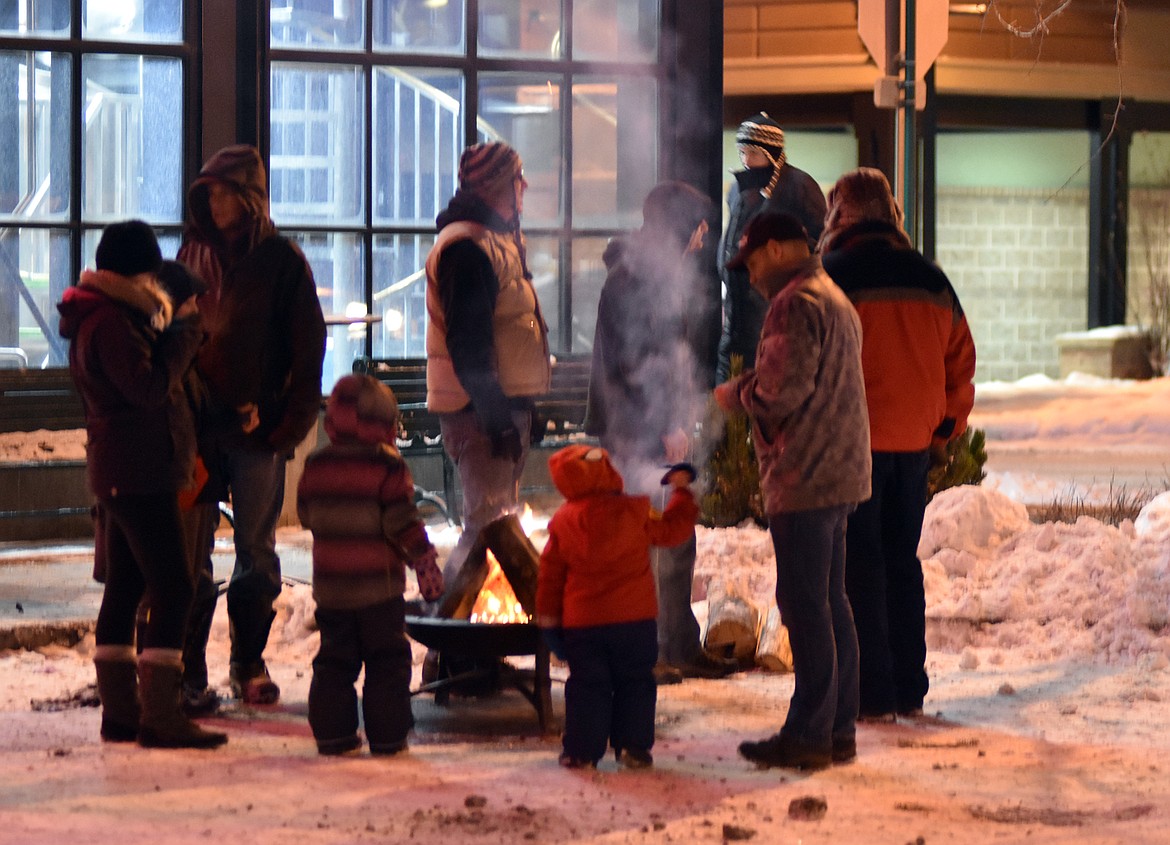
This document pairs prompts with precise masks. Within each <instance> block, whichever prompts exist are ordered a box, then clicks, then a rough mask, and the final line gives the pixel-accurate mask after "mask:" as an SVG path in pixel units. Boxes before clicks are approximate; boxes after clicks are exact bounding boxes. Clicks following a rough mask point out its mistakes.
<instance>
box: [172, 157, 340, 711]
mask: <svg viewBox="0 0 1170 845" xmlns="http://www.w3.org/2000/svg"><path fill="white" fill-rule="evenodd" d="M188 205H189V207H190V219H189V221H188V225H187V231H186V233H185V239H184V243H183V246H182V248H180V250H179V256H178V258H179V260H180V261H182V262H183V263H184V264H186V265H187V266H188V267H190V268H191V270H192V271H193V272H195V273H196V274H197V275H198V276H199V277H200V278H201V279H203V281H204V282H205V283H206V284H207V287H208V290H207V293H206V294H204V295H203V296H202V297H200V301H199V310H200V312H201V313H202V314H203V316H204V323H205V325H206V326H207V331H208V337H207V341H206V342H205V343H204V344H203V347H202V348H201V349H200V350H199V358H198V363H199V371H200V373H201V374H202V376H203V378H204V380H205V381H206V382H207V386H208V389H209V392H210V395H211V401H212V402H213V403H214V405H215V406H216V408H217V409H218V414H219V415H220V417H221V425H220V427H221V428H222V431H223V435H222V437H221V438H220V439H219V447H220V448H219V454H218V455H217V456H212V455H207V456H205V459H207V460H209V461H212V460H214V461H216V463H217V465H216V466H214V467H213V468H211V472H212V474H213V475H215V476H217V477H221V478H223V479H224V481H225V482H226V485H227V487H228V489H229V490H230V493H231V501H232V510H233V513H234V515H235V525H234V529H235V530H234V533H235V547H236V562H235V568H234V570H233V571H232V577H231V581H230V582H229V583H228V590H227V606H228V618H229V621H230V625H231V628H230V630H231V640H232V642H231V667H230V681H231V688H232V693H233V695H235V696H236V697H237V698H239V699H241V700H243V701H244V702H246V703H249V704H273V703H275V702H276V701H277V700H278V699H279V698H280V687H278V686H277V685H276V683H275V682H274V681H273V680H272V678H271V677H270V676H269V674H268V667H267V666H266V665H265V663H264V648H265V646H266V645H267V643H268V632H269V629H270V628H271V626H272V620H273V618H274V617H275V615H276V614H275V612H274V610H273V602H274V601H275V600H276V597H277V596H278V595H280V589H281V582H280V558H279V557H278V556H277V554H276V523H277V521H278V520H279V518H280V511H281V506H282V504H283V501H284V483H285V464H286V463H287V462H288V459H289V458H290V457H292V454H293V450H294V449H295V448H296V447H297V445H298V444H299V443H300V442H301V441H302V440H303V439H304V438H305V436H306V435H307V434H308V433H309V431H310V430H311V429H312V427H313V425H314V424H315V423H316V421H317V414H318V412H319V411H320V407H321V367H322V360H323V359H324V356H325V320H324V317H323V316H322V314H321V303H320V301H319V300H318V299H317V287H316V283H315V282H314V280H313V272H312V270H311V269H310V268H309V262H308V261H307V260H306V259H305V256H304V254H303V253H302V252H301V250H300V249H299V248H298V247H297V246H296V245H295V244H294V243H293V242H292V241H290V240H289V239H288V238H285V237H283V236H282V235H280V233H279V232H277V230H276V226H275V225H274V224H273V222H272V220H271V218H270V217H269V215H268V190H267V180H266V176H265V171H264V162H263V161H262V160H261V158H260V153H259V151H258V150H256V148H255V147H250V146H246V145H236V146H231V147H226V148H224V149H222V150H220V151H219V152H217V153H216V154H215V155H213V156H212V157H211V158H210V159H208V161H207V163H206V164H204V165H203V169H202V170H201V171H200V172H199V177H198V178H197V179H196V180H195V181H194V183H193V184H192V185H191V189H190V191H189V192H188Z"/></svg>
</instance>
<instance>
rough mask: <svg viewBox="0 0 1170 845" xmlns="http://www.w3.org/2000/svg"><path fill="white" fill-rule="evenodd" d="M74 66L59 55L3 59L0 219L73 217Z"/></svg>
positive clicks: (0, 73)
mask: <svg viewBox="0 0 1170 845" xmlns="http://www.w3.org/2000/svg"><path fill="white" fill-rule="evenodd" d="M71 66H72V62H71V60H70V57H69V56H66V55H62V54H60V53H0V149H3V150H7V151H9V154H8V155H5V156H0V215H2V216H11V217H13V218H16V219H17V220H60V219H62V218H63V217H65V216H66V215H67V214H68V213H69V183H70V169H71V158H70V155H69V136H70V128H71V126H72V122H71V121H70V119H69V100H70V97H69V92H70V89H71V88H72V72H71V70H70V68H71Z"/></svg>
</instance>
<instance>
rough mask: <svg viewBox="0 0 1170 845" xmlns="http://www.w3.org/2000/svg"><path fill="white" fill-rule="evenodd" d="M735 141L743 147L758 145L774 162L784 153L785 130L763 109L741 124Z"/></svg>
mask: <svg viewBox="0 0 1170 845" xmlns="http://www.w3.org/2000/svg"><path fill="white" fill-rule="evenodd" d="M735 143H737V144H739V146H741V147H756V148H757V149H759V150H761V151H762V152H764V153H765V154H766V155H767V156H768V158H769V159H771V160H772V161H773V162H774V161H775V160H776V159H778V158H779V157H780V156H781V155H782V154H783V153H784V130H783V129H781V128H780V124H779V123H777V122H776V121H774V120H772V118H770V117H768V113H767V112H763V111H762V112H760V113H759V114H756V115H753V116H751V117H749V118H748V119H747V120H745V121H744V122H743V123H741V124H740V125H739V129H738V130H736V133H735Z"/></svg>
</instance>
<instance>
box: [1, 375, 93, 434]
mask: <svg viewBox="0 0 1170 845" xmlns="http://www.w3.org/2000/svg"><path fill="white" fill-rule="evenodd" d="M42 428H44V429H48V430H50V431H65V430H67V429H73V428H85V412H84V410H83V409H82V407H81V396H80V395H78V393H77V388H76V387H74V385H73V377H72V376H71V375H70V374H69V370H66V369H53V370H6V369H0V433H8V432H13V431H37V430H38V429H42Z"/></svg>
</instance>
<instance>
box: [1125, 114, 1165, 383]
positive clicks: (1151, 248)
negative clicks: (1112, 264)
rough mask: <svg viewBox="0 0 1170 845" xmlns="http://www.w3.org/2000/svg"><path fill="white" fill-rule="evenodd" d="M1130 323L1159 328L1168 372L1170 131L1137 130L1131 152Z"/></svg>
mask: <svg viewBox="0 0 1170 845" xmlns="http://www.w3.org/2000/svg"><path fill="white" fill-rule="evenodd" d="M1129 161H1130V173H1129V179H1130V182H1129V224H1128V226H1129V237H1128V238H1127V239H1126V240H1127V244H1126V247H1127V259H1126V265H1125V267H1126V287H1127V295H1128V302H1127V303H1126V304H1127V308H1126V318H1127V319H1126V322H1127V323H1130V324H1134V325H1139V326H1147V327H1149V328H1151V329H1154V330H1155V331H1156V332H1157V333H1158V334H1157V335H1155V342H1156V343H1157V344H1159V345H1156V346H1155V348H1154V350H1153V355H1152V356H1151V361H1152V363H1154V364H1156V365H1158V364H1160V365H1161V369H1157V370H1156V372H1155V375H1167V373H1166V372H1165V368H1166V363H1167V362H1166V359H1165V357H1164V356H1165V354H1166V351H1167V344H1168V343H1170V337H1168V336H1167V335H1166V329H1167V321H1168V320H1170V308H1168V306H1170V302H1167V295H1168V294H1170V132H1149V131H1145V132H1135V133H1134V136H1133V141H1132V142H1131V146H1130V153H1129Z"/></svg>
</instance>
